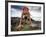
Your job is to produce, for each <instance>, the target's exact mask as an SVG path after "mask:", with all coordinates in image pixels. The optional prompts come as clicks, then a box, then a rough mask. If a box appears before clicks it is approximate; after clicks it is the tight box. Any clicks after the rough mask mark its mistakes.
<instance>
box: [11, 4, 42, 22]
mask: <svg viewBox="0 0 46 37" xmlns="http://www.w3.org/2000/svg"><path fill="white" fill-rule="evenodd" d="M23 7H24V6H16V5H11V17H21V15H22V12H23V11H22V8H23ZM28 8H29V13H30V14H31V15H30V17H31V18H32V19H33V20H35V21H41V7H40V6H28Z"/></svg>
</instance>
